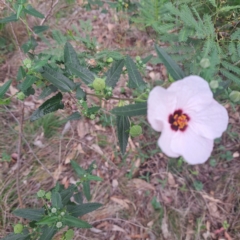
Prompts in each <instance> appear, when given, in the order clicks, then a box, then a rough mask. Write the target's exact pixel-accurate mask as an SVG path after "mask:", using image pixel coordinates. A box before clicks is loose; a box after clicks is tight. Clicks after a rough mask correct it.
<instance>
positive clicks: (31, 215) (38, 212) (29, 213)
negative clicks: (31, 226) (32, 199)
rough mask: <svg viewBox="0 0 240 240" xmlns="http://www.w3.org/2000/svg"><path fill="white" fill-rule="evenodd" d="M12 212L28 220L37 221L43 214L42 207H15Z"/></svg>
mask: <svg viewBox="0 0 240 240" xmlns="http://www.w3.org/2000/svg"><path fill="white" fill-rule="evenodd" d="M13 214H14V215H16V216H18V217H22V218H26V219H29V220H33V221H39V220H40V219H41V218H42V217H43V216H44V209H43V208H40V209H31V208H23V209H16V210H14V211H13Z"/></svg>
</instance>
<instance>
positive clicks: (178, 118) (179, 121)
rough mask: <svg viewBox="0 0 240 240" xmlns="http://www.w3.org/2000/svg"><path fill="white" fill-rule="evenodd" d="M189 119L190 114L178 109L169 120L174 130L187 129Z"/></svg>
mask: <svg viewBox="0 0 240 240" xmlns="http://www.w3.org/2000/svg"><path fill="white" fill-rule="evenodd" d="M189 120H190V118H189V116H188V115H187V114H185V113H183V111H182V110H181V109H178V110H176V111H175V112H174V113H173V114H170V115H169V117H168V122H169V123H170V125H171V129H172V130H174V131H178V130H180V131H185V130H186V129H187V126H188V122H189Z"/></svg>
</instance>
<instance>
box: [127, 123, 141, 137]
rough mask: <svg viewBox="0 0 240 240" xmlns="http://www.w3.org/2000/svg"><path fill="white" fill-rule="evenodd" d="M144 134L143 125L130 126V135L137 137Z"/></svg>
mask: <svg viewBox="0 0 240 240" xmlns="http://www.w3.org/2000/svg"><path fill="white" fill-rule="evenodd" d="M141 134H142V127H141V126H140V125H133V126H132V127H131V128H130V136H132V137H137V136H139V135H141Z"/></svg>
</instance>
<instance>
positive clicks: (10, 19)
mask: <svg viewBox="0 0 240 240" xmlns="http://www.w3.org/2000/svg"><path fill="white" fill-rule="evenodd" d="M17 20H18V19H17V14H12V15H11V16H9V17H5V18H2V19H0V23H9V22H16V21H17Z"/></svg>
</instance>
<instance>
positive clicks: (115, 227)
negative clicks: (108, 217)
mask: <svg viewBox="0 0 240 240" xmlns="http://www.w3.org/2000/svg"><path fill="white" fill-rule="evenodd" d="M112 231H118V232H123V233H126V231H125V230H124V229H122V228H120V227H119V226H117V225H115V224H113V226H112Z"/></svg>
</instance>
